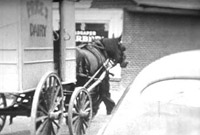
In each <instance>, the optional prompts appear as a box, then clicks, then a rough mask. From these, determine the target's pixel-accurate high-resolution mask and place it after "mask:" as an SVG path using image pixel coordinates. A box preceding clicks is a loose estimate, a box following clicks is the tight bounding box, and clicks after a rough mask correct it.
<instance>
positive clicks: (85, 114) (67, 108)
mask: <svg viewBox="0 0 200 135" xmlns="http://www.w3.org/2000/svg"><path fill="white" fill-rule="evenodd" d="M52 2H53V1H51V0H6V1H0V19H1V21H0V131H1V130H2V129H3V127H4V125H5V121H6V116H10V121H11V122H12V120H13V118H14V117H15V116H28V117H31V127H30V132H31V135H44V134H46V135H47V134H48V135H50V134H52V135H55V134H58V133H59V129H60V124H61V121H62V118H66V123H67V124H68V127H69V131H70V134H74V131H75V130H79V133H80V134H84V132H85V130H86V129H87V128H88V124H89V122H90V120H91V117H92V105H91V98H90V95H89V93H88V91H87V90H86V89H85V88H84V87H78V88H75V85H74V84H75V82H76V69H75V68H76V58H75V57H76V56H75V35H74V32H75V23H74V1H72V0H70V1H69V0H61V1H58V2H59V7H60V8H59V11H60V22H61V23H60V24H61V28H60V29H61V33H60V34H61V41H60V43H61V44H60V46H54V44H53V39H54V37H53V30H52ZM80 100H81V102H80ZM77 104H79V106H78V107H79V108H77V106H76V105H77ZM80 105H81V106H82V110H81V111H80V110H79V117H81V118H82V119H81V120H80V119H77V114H76V111H74V110H75V109H80ZM75 121H78V122H79V123H80V122H81V123H82V126H78V129H74V124H75Z"/></svg>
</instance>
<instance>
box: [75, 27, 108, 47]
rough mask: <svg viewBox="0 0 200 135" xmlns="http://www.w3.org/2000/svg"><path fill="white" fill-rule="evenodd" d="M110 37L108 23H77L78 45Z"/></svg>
mask: <svg viewBox="0 0 200 135" xmlns="http://www.w3.org/2000/svg"><path fill="white" fill-rule="evenodd" d="M107 37H108V24H106V23H76V45H80V44H83V43H89V42H92V41H95V40H98V39H101V38H107Z"/></svg>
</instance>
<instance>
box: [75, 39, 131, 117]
mask: <svg viewBox="0 0 200 135" xmlns="http://www.w3.org/2000/svg"><path fill="white" fill-rule="evenodd" d="M125 50H126V48H125V47H124V46H123V45H122V44H121V37H119V38H112V39H109V38H104V39H101V40H97V41H95V42H92V43H89V44H83V45H80V46H78V47H77V51H76V55H77V56H76V63H77V67H76V69H77V86H83V85H84V84H85V83H86V82H87V81H88V80H89V78H88V76H92V75H93V74H94V73H95V72H96V71H97V70H98V69H99V68H100V67H101V66H102V65H103V63H104V62H105V61H106V59H110V60H112V61H113V62H114V65H116V64H118V63H119V64H120V66H121V67H123V68H124V67H126V66H127V64H128V63H127V62H125V59H126V56H125V53H124V51H125ZM109 90H110V84H109V73H108V72H107V74H106V76H105V78H104V79H103V81H102V82H101V83H100V84H99V85H98V86H97V87H95V88H94V90H93V91H92V93H91V97H92V107H93V115H95V114H96V113H97V111H98V108H99V105H100V103H101V102H102V101H103V102H104V104H105V106H106V110H107V114H111V112H112V110H113V108H114V106H115V103H114V101H113V100H112V99H111V98H110V92H109Z"/></svg>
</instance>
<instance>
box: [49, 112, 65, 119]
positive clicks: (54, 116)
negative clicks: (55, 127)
mask: <svg viewBox="0 0 200 135" xmlns="http://www.w3.org/2000/svg"><path fill="white" fill-rule="evenodd" d="M61 115H62V111H58V112H50V113H49V116H48V117H49V119H52V120H57V119H59V118H60V117H61Z"/></svg>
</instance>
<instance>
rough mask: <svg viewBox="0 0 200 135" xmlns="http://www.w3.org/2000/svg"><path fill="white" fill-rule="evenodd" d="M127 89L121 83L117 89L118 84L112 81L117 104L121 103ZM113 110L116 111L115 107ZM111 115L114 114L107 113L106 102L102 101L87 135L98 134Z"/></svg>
mask: <svg viewBox="0 0 200 135" xmlns="http://www.w3.org/2000/svg"><path fill="white" fill-rule="evenodd" d="M125 90H126V88H122V87H120V85H118V89H116V84H113V82H112V83H111V91H110V92H111V98H112V99H113V100H114V101H115V104H116V106H117V104H118V103H119V101H120V99H121V97H122V95H123V94H124V92H125ZM113 111H115V108H114V110H113ZM111 117H112V114H111V115H107V114H106V108H105V105H104V103H101V105H100V109H99V111H98V113H97V115H96V116H95V117H94V119H93V120H92V122H91V124H90V128H89V129H88V131H87V135H98V134H99V132H101V131H100V130H101V129H102V128H103V127H104V126H106V125H107V123H108V122H109V120H110V118H111Z"/></svg>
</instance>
